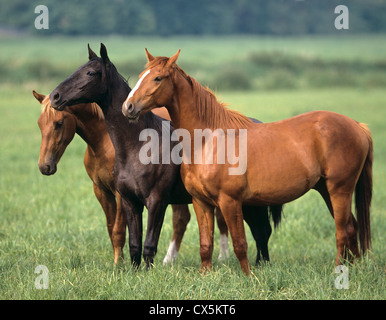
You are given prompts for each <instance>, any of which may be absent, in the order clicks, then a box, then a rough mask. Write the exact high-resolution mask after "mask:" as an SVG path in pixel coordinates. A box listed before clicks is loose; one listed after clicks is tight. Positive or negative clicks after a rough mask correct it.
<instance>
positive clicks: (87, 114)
mask: <svg viewBox="0 0 386 320" xmlns="http://www.w3.org/2000/svg"><path fill="white" fill-rule="evenodd" d="M32 93H33V95H34V97H35V98H36V100H38V101H39V102H40V104H41V105H42V112H41V114H40V117H39V119H38V125H39V128H40V131H41V134H42V142H41V146H40V155H39V170H40V172H41V173H42V174H44V175H52V174H55V172H56V168H57V164H58V163H59V160H60V158H61V157H62V155H63V153H64V151H65V150H66V148H67V146H68V144H69V143H70V142H71V141H72V139H73V137H74V135H75V133H78V134H79V135H80V136H81V138H82V139H83V140H84V141H85V142H86V143H87V148H86V153H85V155H84V166H85V168H86V172H87V174H88V176H89V177H90V179H91V181H92V182H93V187H94V193H95V196H96V198H97V199H98V201H99V203H100V205H101V207H102V209H103V211H104V213H105V215H106V223H107V231H108V234H109V237H110V240H111V243H112V245H113V250H114V264H117V263H118V260H119V257H120V256H121V257H122V258H123V256H124V255H123V247H124V245H125V239H126V221H125V218H124V216H123V213H122V210H121V200H120V197H121V196H120V195H119V193H118V192H116V190H115V187H114V178H113V167H114V159H115V150H114V147H113V145H112V143H111V139H110V136H109V134H108V132H107V128H106V123H105V120H104V116H103V113H102V110H101V109H100V108H99V107H98V105H97V104H96V103H84V104H79V105H75V106H73V107H72V108H65V109H64V110H63V111H56V110H55V109H53V108H51V103H50V99H49V96H45V95H42V94H39V93H37V92H36V91H32ZM154 113H155V114H158V115H159V116H161V117H163V118H166V119H167V118H169V114H168V112H167V110H166V109H165V108H163V109H162V108H161V109H157V110H154ZM169 119H170V118H169ZM171 206H172V211H173V216H172V223H173V235H172V239H171V242H170V246H169V249H168V251H167V254H166V255H165V258H164V264H166V263H169V262H172V261H173V260H174V259H176V258H177V254H178V251H179V249H180V246H181V242H182V238H183V236H184V233H185V231H186V226H187V224H188V222H189V220H190V211H189V208H188V206H187V205H185V204H182V205H179V204H172V205H171ZM217 224H218V227H219V230H220V239H222V244H221V245H220V254H219V259H220V260H221V259H222V258H226V257H227V256H228V246H227V245H228V241H227V240H228V228H227V226H226V224H225V222H224V219H223V218H222V217H219V218H218V219H217Z"/></svg>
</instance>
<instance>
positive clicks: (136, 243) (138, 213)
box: [121, 197, 143, 268]
mask: <svg viewBox="0 0 386 320" xmlns="http://www.w3.org/2000/svg"><path fill="white" fill-rule="evenodd" d="M121 204H122V211H123V213H124V216H125V218H126V223H127V226H128V229H129V247H130V258H131V263H132V264H133V266H134V267H135V268H138V267H139V265H140V264H141V253H142V211H143V204H142V203H139V202H134V201H129V200H127V199H125V198H123V197H122V198H121Z"/></svg>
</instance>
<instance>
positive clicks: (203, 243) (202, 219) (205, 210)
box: [193, 198, 214, 272]
mask: <svg viewBox="0 0 386 320" xmlns="http://www.w3.org/2000/svg"><path fill="white" fill-rule="evenodd" d="M193 207H194V211H195V213H196V217H197V223H198V229H199V233H200V256H201V272H205V271H206V270H211V269H212V254H213V231H214V212H213V210H214V207H213V206H210V205H208V204H206V203H204V202H202V201H200V200H198V199H197V198H193Z"/></svg>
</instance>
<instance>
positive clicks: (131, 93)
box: [126, 69, 150, 101]
mask: <svg viewBox="0 0 386 320" xmlns="http://www.w3.org/2000/svg"><path fill="white" fill-rule="evenodd" d="M149 73H150V69H149V70H147V71H146V72H145V73H144V74H143V75H142V77H141V78H140V79H139V80H138V82H137V84H136V85H135V87H134V88H133V90H131V91H130V93H129V95H128V97H127V99H130V98H131V97H132V96H133V95H134V93H135V91H137V90H138V88H139V86H140V85H141V83H142V81H143V79H145V77H146V76H147V75H148V74H149ZM127 99H126V101H127Z"/></svg>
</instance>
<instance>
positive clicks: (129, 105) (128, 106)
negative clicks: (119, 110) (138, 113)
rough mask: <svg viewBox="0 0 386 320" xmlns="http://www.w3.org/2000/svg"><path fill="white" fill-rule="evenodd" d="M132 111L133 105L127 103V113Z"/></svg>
mask: <svg viewBox="0 0 386 320" xmlns="http://www.w3.org/2000/svg"><path fill="white" fill-rule="evenodd" d="M133 111H134V105H133V104H132V103H129V104H128V105H127V112H129V113H132V112H133Z"/></svg>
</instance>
